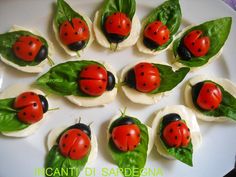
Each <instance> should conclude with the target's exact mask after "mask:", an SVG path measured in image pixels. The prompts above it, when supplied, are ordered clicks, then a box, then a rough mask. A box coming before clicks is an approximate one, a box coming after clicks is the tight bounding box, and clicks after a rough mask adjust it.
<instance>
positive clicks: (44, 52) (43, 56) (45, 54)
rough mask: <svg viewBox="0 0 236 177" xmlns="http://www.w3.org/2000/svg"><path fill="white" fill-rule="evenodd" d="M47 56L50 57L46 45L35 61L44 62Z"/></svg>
mask: <svg viewBox="0 0 236 177" xmlns="http://www.w3.org/2000/svg"><path fill="white" fill-rule="evenodd" d="M47 56H48V48H47V47H46V46H45V45H43V46H42V47H41V48H40V50H39V52H38V54H37V55H36V57H35V60H36V61H39V62H40V61H43V60H44V59H45V58H47Z"/></svg>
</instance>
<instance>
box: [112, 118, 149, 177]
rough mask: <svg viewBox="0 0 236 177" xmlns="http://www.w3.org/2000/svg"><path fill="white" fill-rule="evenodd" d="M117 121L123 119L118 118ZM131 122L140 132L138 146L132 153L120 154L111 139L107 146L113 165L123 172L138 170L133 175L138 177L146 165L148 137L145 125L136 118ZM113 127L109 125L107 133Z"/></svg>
mask: <svg viewBox="0 0 236 177" xmlns="http://www.w3.org/2000/svg"><path fill="white" fill-rule="evenodd" d="M119 119H124V118H123V117H120V118H119ZM133 121H134V122H135V124H136V125H137V126H138V127H139V128H140V131H141V134H140V138H141V140H140V144H139V145H138V146H137V147H136V148H135V149H134V150H133V151H128V152H121V151H120V150H118V149H117V148H116V146H115V144H114V142H113V141H112V139H111V138H110V139H109V143H108V145H109V149H110V152H111V156H112V158H113V160H114V161H115V163H116V164H117V165H118V167H119V168H120V169H122V170H123V171H125V169H130V170H132V169H134V168H135V169H138V170H137V173H135V176H137V177H139V176H140V175H141V174H142V169H143V168H144V166H145V163H146V159H147V150H148V142H149V137H148V129H147V127H146V125H144V124H142V123H141V122H140V121H139V120H138V119H136V118H133ZM114 126H115V125H113V124H111V127H110V129H109V132H111V131H112V128H114ZM135 172H136V171H135ZM123 175H124V176H125V173H123ZM129 176H130V175H129Z"/></svg>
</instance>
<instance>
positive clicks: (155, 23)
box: [137, 0, 182, 55]
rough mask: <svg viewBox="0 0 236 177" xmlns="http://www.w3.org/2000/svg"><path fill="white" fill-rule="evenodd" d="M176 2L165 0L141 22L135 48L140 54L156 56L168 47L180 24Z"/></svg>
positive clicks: (179, 14)
mask: <svg viewBox="0 0 236 177" xmlns="http://www.w3.org/2000/svg"><path fill="white" fill-rule="evenodd" d="M163 17H165V18H163ZM181 18H182V14H181V8H180V4H179V1H178V0H167V1H165V2H164V3H162V4H161V5H160V6H158V7H156V8H155V9H153V10H152V11H151V12H150V13H149V14H148V15H147V17H145V18H144V19H143V20H142V30H141V33H140V37H139V40H138V42H137V47H138V50H139V51H140V52H143V53H146V54H152V55H157V54H159V53H161V52H163V51H165V50H166V49H168V48H169V47H170V44H171V43H172V41H173V38H174V35H175V34H176V33H177V31H178V29H179V27H180V24H181Z"/></svg>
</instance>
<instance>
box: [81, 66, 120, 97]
mask: <svg viewBox="0 0 236 177" xmlns="http://www.w3.org/2000/svg"><path fill="white" fill-rule="evenodd" d="M115 82H116V81H115V76H114V75H113V74H112V73H111V72H110V71H107V70H106V69H105V68H104V67H102V66H99V65H97V64H92V65H88V66H86V67H85V68H84V69H82V71H81V72H80V74H79V79H78V83H79V87H80V89H81V90H82V91H83V92H84V93H86V94H88V95H90V96H100V95H102V94H103V93H104V92H105V91H106V90H107V91H110V90H112V89H113V88H114V87H115Z"/></svg>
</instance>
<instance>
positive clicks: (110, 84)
mask: <svg viewBox="0 0 236 177" xmlns="http://www.w3.org/2000/svg"><path fill="white" fill-rule="evenodd" d="M115 85H116V79H115V76H114V75H113V74H112V73H111V72H110V71H107V87H106V89H107V90H108V91H110V90H112V89H113V88H114V87H115Z"/></svg>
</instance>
